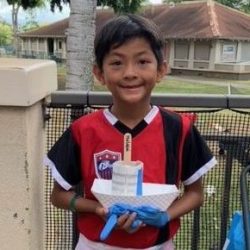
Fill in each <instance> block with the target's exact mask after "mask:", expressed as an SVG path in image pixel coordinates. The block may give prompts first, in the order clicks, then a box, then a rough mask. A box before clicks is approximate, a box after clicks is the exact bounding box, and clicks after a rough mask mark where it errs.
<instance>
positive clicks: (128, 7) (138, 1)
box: [50, 0, 146, 13]
mask: <svg viewBox="0 0 250 250" xmlns="http://www.w3.org/2000/svg"><path fill="white" fill-rule="evenodd" d="M144 2H146V0H116V1H114V0H97V6H108V7H111V8H113V9H114V12H115V13H128V12H130V13H135V12H136V11H138V10H139V8H140V7H141V5H142V3H144ZM67 3H70V0H50V7H51V10H52V11H54V10H55V7H57V8H59V10H62V8H63V4H67Z"/></svg>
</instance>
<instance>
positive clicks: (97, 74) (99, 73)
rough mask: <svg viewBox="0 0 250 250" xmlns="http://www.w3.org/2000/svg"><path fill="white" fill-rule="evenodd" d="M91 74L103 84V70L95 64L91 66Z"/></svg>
mask: <svg viewBox="0 0 250 250" xmlns="http://www.w3.org/2000/svg"><path fill="white" fill-rule="evenodd" d="M93 74H94V76H95V77H96V79H97V80H98V81H99V82H100V83H102V84H104V79H103V72H102V70H101V69H100V68H99V67H98V66H97V65H96V64H94V66H93Z"/></svg>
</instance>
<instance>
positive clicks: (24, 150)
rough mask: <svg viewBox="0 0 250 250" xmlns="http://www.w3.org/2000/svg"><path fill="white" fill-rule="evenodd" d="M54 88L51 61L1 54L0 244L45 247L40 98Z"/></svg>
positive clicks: (24, 249) (4, 248)
mask: <svg viewBox="0 0 250 250" xmlns="http://www.w3.org/2000/svg"><path fill="white" fill-rule="evenodd" d="M56 89H57V77H56V64H55V63H54V62H53V61H45V60H31V59H14V58H0V221H1V227H0V248H1V250H11V249H18V250H34V249H36V250H40V249H43V248H44V244H43V237H44V216H43V213H44V204H43V203H44V202H43V201H44V192H43V185H44V177H43V175H44V168H43V164H42V160H43V156H44V153H45V152H44V149H45V144H44V141H45V134H44V123H43V109H42V103H43V100H44V98H45V97H46V96H48V95H49V94H50V93H51V92H52V91H54V90H56Z"/></svg>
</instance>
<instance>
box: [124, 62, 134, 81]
mask: <svg viewBox="0 0 250 250" xmlns="http://www.w3.org/2000/svg"><path fill="white" fill-rule="evenodd" d="M136 76H137V75H136V69H135V65H133V64H128V65H126V67H125V69H124V78H135V77H136Z"/></svg>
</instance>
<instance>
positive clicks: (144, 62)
mask: <svg viewBox="0 0 250 250" xmlns="http://www.w3.org/2000/svg"><path fill="white" fill-rule="evenodd" d="M139 63H140V64H147V63H150V61H149V60H146V59H141V60H139Z"/></svg>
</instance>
